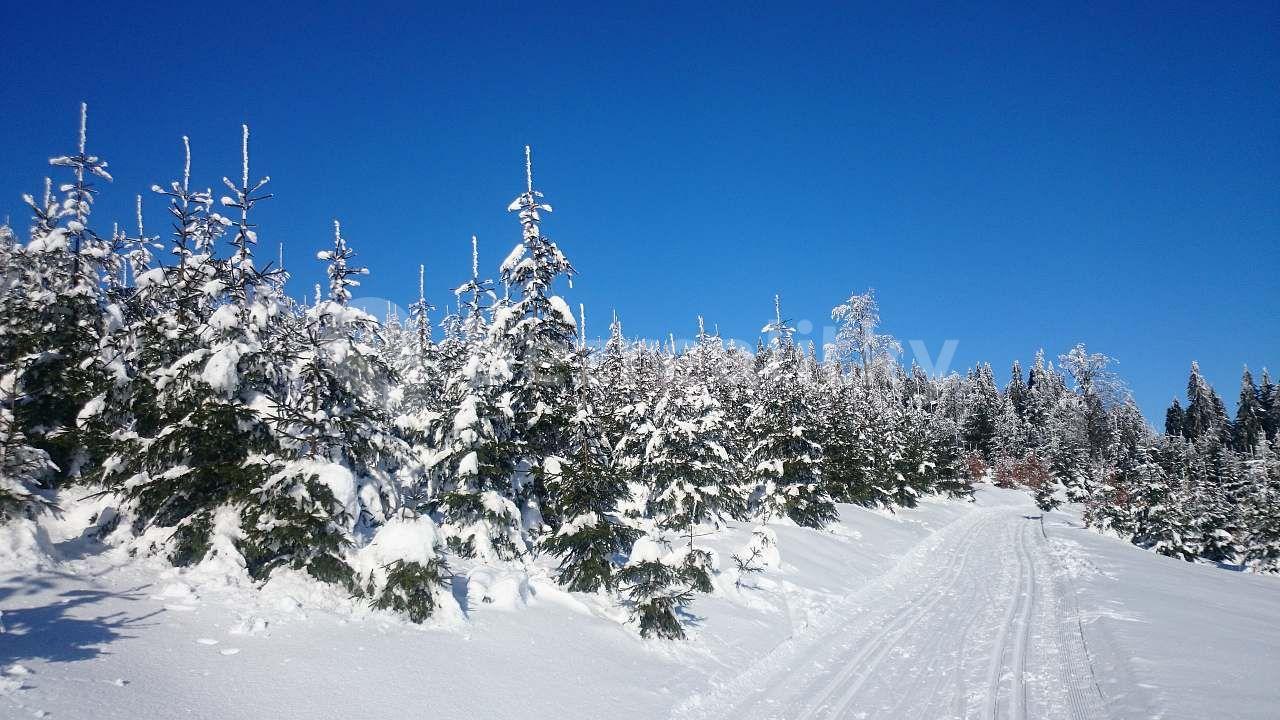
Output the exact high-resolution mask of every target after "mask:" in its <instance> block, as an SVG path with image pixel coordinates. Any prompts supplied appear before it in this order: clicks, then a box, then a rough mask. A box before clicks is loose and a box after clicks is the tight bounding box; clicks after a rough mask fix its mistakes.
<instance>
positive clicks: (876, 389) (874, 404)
mask: <svg viewBox="0 0 1280 720" xmlns="http://www.w3.org/2000/svg"><path fill="white" fill-rule="evenodd" d="M831 319H832V320H834V321H835V322H836V323H838V324H839V329H838V331H837V333H836V337H835V341H834V342H833V343H832V344H831V345H829V346H828V347H827V348H826V352H827V357H828V358H831V359H832V360H833V361H834V363H835V364H836V366H837V369H838V368H843V369H845V370H849V371H850V372H849V374H848V375H846V376H845V377H843V378H839V377H837V378H833V381H832V382H833V384H834V385H835V389H834V394H835V397H834V398H833V402H832V403H831V404H830V406H829V407H830V412H829V414H828V417H827V418H826V422H825V423H824V425H825V430H826V432H827V433H828V435H829V440H828V443H826V444H828V445H830V447H829V448H827V447H825V446H824V448H823V450H824V453H823V457H824V461H823V471H824V477H826V476H825V473H827V472H830V476H829V477H826V483H827V487H828V488H829V491H830V492H831V494H832V496H833V497H836V498H838V499H840V500H844V501H846V502H854V503H858V504H862V505H868V506H873V505H886V506H887V505H891V504H892V503H893V496H894V490H893V488H894V486H895V478H896V476H897V471H898V469H899V468H898V467H897V465H898V463H899V460H900V459H901V457H902V456H903V447H902V442H901V440H902V438H901V436H900V430H901V424H900V421H899V419H898V417H897V416H898V413H897V412H896V410H897V408H894V407H892V403H891V402H890V400H889V398H888V396H887V393H886V392H885V391H886V390H887V386H885V385H883V384H881V382H880V381H881V379H883V377H884V375H885V374H884V373H882V372H881V366H882V365H892V364H893V362H892V355H893V354H894V353H896V352H900V351H901V346H899V345H898V343H897V341H896V340H894V339H893V338H892V337H890V336H888V335H881V334H879V332H878V329H879V325H880V309H879V305H878V304H877V302H876V299H875V291H874V290H868V291H867V292H866V293H862V294H859V293H853V294H851V295H850V296H849V299H848V300H846V301H845V302H844V303H841V304H840V305H837V306H835V307H834V308H832V310H831ZM854 368H857V372H856V373H855V372H854ZM837 371H838V370H837ZM828 454H830V457H828Z"/></svg>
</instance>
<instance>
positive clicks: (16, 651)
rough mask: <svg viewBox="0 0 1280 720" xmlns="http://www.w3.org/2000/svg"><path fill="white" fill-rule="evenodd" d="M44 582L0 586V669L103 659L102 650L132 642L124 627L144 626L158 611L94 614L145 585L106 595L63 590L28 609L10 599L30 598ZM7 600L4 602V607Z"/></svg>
mask: <svg viewBox="0 0 1280 720" xmlns="http://www.w3.org/2000/svg"><path fill="white" fill-rule="evenodd" d="M51 586H52V582H50V581H49V580H48V579H42V578H37V579H32V580H24V581H23V582H22V583H21V584H20V585H13V584H4V585H0V603H3V604H0V612H2V613H3V615H0V624H2V625H3V628H4V633H3V634H0V667H6V666H8V665H10V664H12V663H19V662H24V661H31V660H35V661H44V662H51V663H52V662H77V661H80V660H89V659H92V658H95V657H98V656H100V655H106V654H108V653H107V650H106V646H107V645H109V644H111V643H112V642H114V641H116V640H120V639H123V638H128V637H132V636H130V635H126V634H125V632H126V631H127V630H129V629H130V628H135V627H139V628H140V627H146V626H147V624H146V623H145V621H146V620H147V619H149V618H151V617H153V616H155V615H157V614H159V613H160V612H162V611H161V610H154V611H152V612H149V613H146V614H143V615H130V614H129V613H128V612H125V611H124V610H115V611H113V612H103V613H101V614H94V606H95V605H99V604H101V603H103V602H104V601H108V600H110V601H112V604H113V605H119V601H121V600H126V601H134V600H138V599H140V598H141V597H142V594H141V591H142V590H144V589H145V588H146V587H148V586H146V585H140V586H138V587H136V588H131V589H129V590H124V591H121V592H111V591H107V590H99V589H75V590H66V591H64V592H62V593H61V594H59V595H58V597H57V599H55V600H54V601H53V602H50V603H47V604H44V605H38V606H34V607H17V608H14V607H12V605H11V604H10V602H12V600H11V598H16V597H20V596H23V595H33V594H36V593H37V592H39V591H40V590H42V589H49V588H50V587H51ZM6 601H9V602H6Z"/></svg>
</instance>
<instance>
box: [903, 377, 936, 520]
mask: <svg viewBox="0 0 1280 720" xmlns="http://www.w3.org/2000/svg"><path fill="white" fill-rule="evenodd" d="M902 392H904V393H906V392H908V389H907V388H905V387H904V388H903V389H902ZM902 402H903V403H905V406H904V407H901V408H900V409H899V412H898V413H897V418H898V437H899V438H900V442H901V447H902V450H901V453H900V454H899V455H898V458H897V463H896V468H895V471H894V478H895V482H894V491H893V501H894V503H895V504H897V505H900V506H902V507H907V508H912V507H915V506H916V504H917V502H918V501H919V498H920V497H922V496H924V495H926V494H927V493H929V492H931V491H932V490H933V489H934V488H935V487H936V486H937V478H938V457H937V455H936V451H935V448H934V438H933V436H932V434H931V432H930V424H931V422H932V418H931V416H930V414H929V412H928V410H927V409H926V407H925V403H926V400H925V398H924V397H923V396H921V395H919V394H916V393H912V394H910V395H908V396H906V397H905V398H904V399H903V401H902Z"/></svg>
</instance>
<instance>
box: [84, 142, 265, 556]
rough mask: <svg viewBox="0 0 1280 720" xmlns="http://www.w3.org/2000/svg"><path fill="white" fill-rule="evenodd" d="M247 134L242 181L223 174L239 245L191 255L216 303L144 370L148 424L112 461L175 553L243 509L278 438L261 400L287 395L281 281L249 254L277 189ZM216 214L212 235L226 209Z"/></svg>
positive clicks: (200, 550) (206, 296)
mask: <svg viewBox="0 0 1280 720" xmlns="http://www.w3.org/2000/svg"><path fill="white" fill-rule="evenodd" d="M248 142H249V130H248V127H247V126H246V127H244V128H243V134H242V146H241V149H242V160H243V167H242V173H241V182H240V184H239V185H236V184H235V183H232V182H231V181H230V180H228V179H226V178H224V182H225V184H226V185H227V186H228V187H229V188H230V189H231V191H232V195H231V196H228V197H224V198H222V205H223V206H224V207H228V208H232V209H236V210H239V211H240V218H239V221H238V222H236V223H233V224H232V225H233V226H234V227H235V235H234V237H233V239H232V248H233V252H232V255H231V257H230V258H227V259H220V258H213V257H206V258H202V259H200V260H198V261H197V260H196V258H195V257H192V258H189V260H190V261H191V262H190V264H189V265H188V266H187V272H194V271H196V269H197V268H198V272H199V273H200V275H201V276H202V277H203V279H204V282H203V283H202V284H200V285H199V286H198V290H197V292H198V293H200V294H201V296H202V297H200V298H198V299H195V300H194V301H193V304H196V305H205V306H207V307H208V308H211V309H212V312H210V313H209V314H208V316H207V317H199V318H198V322H197V323H196V324H195V325H194V326H191V327H185V328H180V330H181V331H182V332H184V333H186V334H187V337H189V338H190V339H191V345H193V346H194V347H193V348H192V349H190V350H189V351H188V352H186V353H185V354H183V355H181V356H180V357H177V358H176V359H175V360H174V361H173V362H172V363H170V364H168V365H165V366H162V367H158V368H156V369H155V370H154V372H152V373H151V376H150V377H149V378H148V381H149V382H150V383H151V384H152V385H153V387H154V388H155V396H154V398H153V399H152V400H151V403H152V411H151V417H150V419H149V422H150V424H151V425H152V428H151V432H149V433H147V434H146V435H141V436H139V437H135V438H131V439H127V440H126V441H124V442H122V444H121V449H120V451H119V452H117V453H116V455H115V456H113V457H112V458H110V459H109V460H108V461H107V464H108V465H109V467H110V472H109V473H108V480H109V482H110V483H111V485H112V487H113V489H115V490H116V491H118V492H119V493H120V494H121V495H122V496H123V497H124V498H126V500H127V501H128V502H129V503H130V504H131V506H132V510H133V511H134V514H135V517H136V524H137V525H136V527H137V529H142V528H144V527H147V526H152V525H154V526H159V527H171V528H174V530H173V533H172V534H171V535H170V538H169V542H168V550H169V557H170V559H171V561H172V562H174V563H175V564H178V565H186V564H190V563H194V562H198V561H200V560H201V559H202V558H203V557H204V556H205V554H206V553H207V552H208V550H209V548H210V544H211V541H212V532H213V528H214V525H215V520H218V521H219V524H221V522H222V520H223V518H222V517H220V513H221V512H222V511H224V510H225V511H228V512H230V513H233V514H238V513H239V511H240V508H241V507H242V506H243V505H244V504H246V503H248V502H251V501H252V500H253V496H252V491H253V490H254V489H255V488H258V487H261V486H262V484H263V482H264V481H265V480H266V478H267V477H268V476H269V475H270V474H271V472H272V470H271V462H270V458H271V457H272V455H273V453H274V452H275V450H276V449H277V443H276V442H275V439H274V437H273V436H272V433H271V429H270V425H269V423H268V422H267V416H266V414H267V412H269V410H268V409H267V408H266V406H267V405H269V404H270V403H269V402H263V401H264V400H265V399H267V398H270V397H279V396H280V395H281V394H282V393H281V391H280V388H281V386H282V385H283V384H284V383H285V380H286V378H285V377H284V371H283V368H284V367H285V366H286V364H287V361H288V356H287V354H286V350H287V348H285V347H283V345H282V342H283V339H284V334H283V332H282V327H281V326H282V323H283V322H284V318H283V317H282V315H281V307H282V305H283V303H282V299H281V297H280V295H279V291H278V287H279V286H278V283H276V282H275V281H274V279H273V278H272V277H271V276H270V275H269V274H265V273H263V272H260V271H259V270H257V269H256V268H255V267H254V264H253V254H252V248H253V246H254V245H255V244H256V242H257V233H256V231H255V229H254V226H253V225H252V224H251V223H250V222H249V217H250V213H251V211H252V209H253V207H254V206H255V205H256V204H257V203H258V202H261V201H262V200H265V199H267V198H269V197H270V195H267V194H264V193H262V187H263V186H264V185H265V184H266V183H267V179H266V178H264V179H262V180H260V181H258V182H257V183H256V184H254V185H250V184H249V153H248ZM210 220H211V222H210V226H211V228H210V229H211V235H210V240H211V239H212V238H214V237H216V236H217V233H216V229H217V226H220V225H223V224H224V223H226V222H227V221H224V220H223V219H222V218H221V217H220V216H219V217H211V218H210ZM200 242H204V241H203V240H200ZM192 265H194V266H195V267H192ZM166 274H167V273H166ZM148 280H151V279H150V278H149V279H148ZM156 281H157V282H160V281H162V278H158V279H156ZM193 285H194V283H193Z"/></svg>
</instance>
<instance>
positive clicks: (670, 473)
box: [645, 327, 746, 547]
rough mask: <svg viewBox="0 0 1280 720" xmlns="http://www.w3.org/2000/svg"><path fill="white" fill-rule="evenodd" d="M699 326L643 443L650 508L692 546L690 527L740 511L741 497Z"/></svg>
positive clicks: (741, 513)
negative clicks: (696, 339) (649, 490)
mask: <svg viewBox="0 0 1280 720" xmlns="http://www.w3.org/2000/svg"><path fill="white" fill-rule="evenodd" d="M714 342H716V341H715V340H713V339H712V337H711V336H710V335H708V334H707V333H706V331H705V329H703V328H701V327H700V328H699V332H698V343H697V345H695V346H694V347H693V348H692V349H690V350H689V351H687V352H686V353H685V354H684V355H682V356H681V357H680V358H679V359H678V360H677V362H676V365H675V367H674V368H673V373H672V375H673V376H672V378H671V380H670V382H668V383H667V385H666V388H665V391H664V393H663V395H662V397H661V399H660V400H659V401H658V404H657V406H656V407H655V409H654V429H653V432H652V434H650V435H649V440H648V443H647V444H646V447H645V478H646V480H647V483H648V485H649V487H650V488H651V492H652V495H651V496H650V499H649V511H650V514H651V515H652V516H653V517H655V518H657V520H658V523H659V525H660V526H662V527H663V528H665V529H669V530H679V531H681V532H682V533H683V534H685V535H686V536H688V537H689V545H690V547H692V546H693V535H694V530H695V528H696V527H697V526H698V525H701V524H704V523H709V524H712V525H715V526H717V527H719V526H720V525H721V524H722V523H724V522H725V521H726V520H729V519H731V518H740V517H743V516H744V515H745V513H746V500H745V498H744V497H743V495H742V491H741V489H740V488H739V487H738V486H737V484H736V482H735V477H734V473H733V467H732V464H731V460H730V458H729V454H728V452H727V451H726V450H725V443H726V442H727V440H728V436H729V430H730V429H729V427H728V426H727V422H726V418H725V414H724V412H723V409H722V408H721V407H720V403H719V402H718V401H717V400H716V398H715V397H713V396H712V394H711V388H710V385H711V383H712V382H713V376H712V373H713V366H712V364H711V363H712V362H713V361H712V359H711V358H710V357H708V355H709V354H710V353H711V352H713V350H712V348H711V345H712V344H713V343H714Z"/></svg>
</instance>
